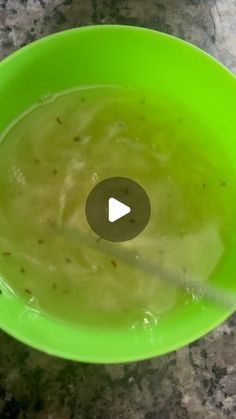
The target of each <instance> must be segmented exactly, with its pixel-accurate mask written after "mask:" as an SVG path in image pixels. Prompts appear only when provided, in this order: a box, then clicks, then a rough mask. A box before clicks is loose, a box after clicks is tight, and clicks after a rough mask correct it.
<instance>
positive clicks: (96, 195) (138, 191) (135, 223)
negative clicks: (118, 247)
mask: <svg viewBox="0 0 236 419" xmlns="http://www.w3.org/2000/svg"><path fill="white" fill-rule="evenodd" d="M110 198H114V199H116V200H118V201H120V202H121V203H123V204H124V205H127V206H128V207H130V209H131V212H130V213H129V214H126V215H125V216H123V217H121V218H119V219H117V220H116V221H114V222H110V221H109V219H108V210H109V199H110ZM85 213H86V218H87V221H88V224H89V225H90V227H91V229H92V230H93V231H94V232H95V233H96V234H97V235H98V236H99V237H101V238H102V239H105V240H109V241H112V242H122V241H127V240H131V239H133V238H134V237H136V236H137V235H138V234H140V233H141V231H143V229H144V228H145V227H146V225H147V223H148V221H149V218H150V213H151V204H150V200H149V198H148V196H147V194H146V192H145V191H144V189H143V188H142V187H141V186H140V185H139V184H138V183H136V182H134V181H133V180H131V179H128V178H125V177H111V178H108V179H105V180H103V181H102V182H100V183H98V184H97V185H96V186H95V187H94V188H93V189H92V190H91V192H90V193H89V195H88V197H87V201H86V206H85Z"/></svg>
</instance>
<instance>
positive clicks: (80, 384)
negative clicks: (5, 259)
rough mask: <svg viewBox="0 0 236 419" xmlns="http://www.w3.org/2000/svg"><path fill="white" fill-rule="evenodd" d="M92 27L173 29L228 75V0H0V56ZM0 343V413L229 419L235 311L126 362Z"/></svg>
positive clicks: (232, 63) (235, 28)
mask: <svg viewBox="0 0 236 419" xmlns="http://www.w3.org/2000/svg"><path fill="white" fill-rule="evenodd" d="M93 23H95V24H96V23H102V24H104V23H119V24H129V25H139V26H144V27H149V28H153V29H158V30H161V31H164V32H167V33H171V34H174V35H177V36H179V37H180V38H183V39H186V40H188V41H190V42H192V43H193V44H195V45H197V46H199V47H201V48H203V49H204V50H206V51H208V52H209V53H210V54H212V55H213V56H215V57H216V58H218V59H219V60H220V61H221V62H223V63H224V64H225V65H226V66H227V67H228V68H230V69H231V70H232V71H233V72H236V1H235V0H177V1H175V0H145V1H142V0H0V58H3V57H4V56H7V55H8V54H10V53H11V52H12V51H14V50H16V49H18V48H19V47H21V46H22V45H25V44H27V43H29V42H31V41H33V40H35V39H38V38H40V37H42V36H44V35H47V34H50V33H53V32H56V31H60V30H63V29H67V28H72V27H77V26H82V25H89V24H93ZM0 339H1V341H0V419H2V418H11V419H14V418H19V419H22V418H29V419H31V418H32V419H46V418H47V419H93V418H94V419H95V418H99V419H208V418H209V419H224V418H228V419H234V418H236V364H235V361H236V350H235V348H236V315H234V316H232V317H231V318H230V319H228V320H227V321H226V322H225V323H224V324H223V325H221V326H220V327H218V328H217V329H215V330H214V331H213V332H211V333H209V334H208V335H207V336H205V337H203V338H202V339H199V340H198V341H196V342H194V343H193V344H191V345H189V346H188V347H185V348H183V349H181V350H178V351H177V352H173V353H171V354H169V355H166V356H162V357H159V358H155V359H152V360H150V361H145V362H138V363H133V364H125V365H89V364H81V363H76V362H70V361H65V360H62V359H58V358H54V357H51V356H49V355H46V354H43V353H40V352H38V351H36V350H34V349H31V348H28V347H26V346H25V345H23V344H21V343H19V342H17V341H15V340H14V339H12V338H11V337H9V336H7V335H6V334H4V333H2V332H1V334H0Z"/></svg>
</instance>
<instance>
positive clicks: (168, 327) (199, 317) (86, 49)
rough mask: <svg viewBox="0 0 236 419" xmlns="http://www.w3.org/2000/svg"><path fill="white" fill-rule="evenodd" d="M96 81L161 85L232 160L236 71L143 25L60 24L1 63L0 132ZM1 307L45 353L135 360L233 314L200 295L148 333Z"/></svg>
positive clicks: (6, 319)
mask: <svg viewBox="0 0 236 419" xmlns="http://www.w3.org/2000/svg"><path fill="white" fill-rule="evenodd" d="M101 84H103V85H104V84H106V85H107V84H113V85H132V86H134V87H137V88H142V89H145V88H148V89H150V88H151V89H152V90H153V91H155V90H157V87H158V91H159V92H160V91H161V92H164V93H165V94H168V95H169V96H170V97H172V98H173V99H174V100H175V101H176V100H181V102H182V104H183V103H184V104H187V106H188V108H189V109H190V111H192V112H194V114H195V115H199V117H200V118H201V119H202V120H203V121H204V122H205V123H206V124H207V126H209V128H210V129H211V131H212V132H215V133H216V135H217V138H218V139H219V138H220V140H221V142H222V144H223V146H224V147H225V149H226V152H227V153H228V156H229V161H230V162H232V167H234V165H235V161H236V157H235V156H236V154H235V151H236V150H235V149H236V146H235V144H236V142H235V138H236V127H235V103H236V81H235V77H234V76H233V75H232V74H231V73H230V72H229V71H228V70H227V69H226V68H224V67H223V66H222V65H221V64H219V63H218V62H217V61H215V60H214V59H213V58H211V57H210V56H208V55H207V54H205V53H204V52H202V51H201V50H199V49H197V48H195V47H193V46H192V45H189V44H187V43H186V42H183V41H181V40H179V39H176V38H174V37H172V36H168V35H165V34H162V33H158V32H155V31H151V30H147V29H142V28H135V27H128V26H109V25H108V26H90V27H85V28H80V29H75V30H70V31H65V32H61V33H58V34H56V35H52V36H49V37H47V38H44V39H41V40H40V41H37V42H34V43H32V44H31V45H29V46H27V47H24V48H22V49H21V50H19V51H17V52H16V53H14V54H13V55H11V56H10V57H8V58H7V59H5V60H4V61H2V62H1V63H0V109H1V118H0V132H1V131H2V130H4V128H5V127H6V126H7V125H8V124H9V123H11V122H12V121H13V120H14V118H16V117H17V116H18V115H19V114H21V113H22V112H24V111H25V110H27V109H28V108H29V107H30V106H31V105H32V104H34V103H35V102H36V101H38V100H39V98H40V97H41V96H42V95H44V94H45V93H48V92H51V93H54V92H58V91H61V90H65V89H68V88H73V87H77V86H82V85H101ZM230 164H231V163H230ZM234 199H235V197H234ZM233 253H234V254H233ZM228 257H229V259H230V260H229V263H228V266H232V264H233V263H235V252H232V254H231V255H229V256H228ZM0 272H1V267H0ZM229 274H230V271H229ZM225 275H226V272H225ZM224 281H225V276H224V275H222V283H223V282H224ZM227 281H228V284H229V285H230V286H232V287H234V288H235V289H236V283H233V281H234V279H233V278H232V279H231V283H230V278H229V277H227ZM0 305H1V315H0V326H1V327H2V329H3V330H5V331H6V332H8V333H9V334H11V335H12V336H14V337H15V338H17V339H19V340H21V341H22V342H24V343H26V344H29V345H31V346H33V347H34V348H37V349H40V350H42V351H45V352H48V353H50V354H54V355H58V356H61V357H64V358H69V359H74V360H78V361H86V362H100V363H102V362H109V363H110V362H125V361H135V360H140V359H145V358H149V357H153V356H156V355H161V354H165V353H167V352H169V351H173V350H175V349H177V348H180V347H181V346H184V345H186V344H188V343H190V342H192V341H194V340H195V339H197V338H199V337H200V336H202V335H204V334H205V333H207V332H208V331H210V330H211V329H213V328H214V327H216V326H217V325H219V324H220V323H221V322H222V321H223V320H224V319H225V318H226V317H227V316H228V315H229V314H230V312H229V311H227V310H225V309H223V308H219V307H217V306H215V305H213V304H210V303H207V302H206V301H201V302H193V303H191V304H188V305H183V306H181V307H178V308H176V309H175V310H172V311H171V312H170V313H169V314H168V315H167V316H165V318H163V320H162V321H161V322H160V324H158V325H157V326H156V327H155V328H154V329H153V331H152V334H151V335H150V332H147V330H145V329H143V328H141V327H140V329H136V330H135V333H133V332H131V331H129V330H125V329H118V328H115V329H114V330H113V329H95V328H94V329H93V328H89V327H81V328H76V327H75V326H72V325H68V324H64V323H62V322H60V321H57V320H55V319H53V318H50V317H48V316H46V315H45V314H44V313H37V312H33V311H32V310H31V309H30V308H29V307H28V306H27V305H26V304H25V303H24V302H23V301H21V300H20V299H19V298H16V297H14V296H12V295H11V294H10V293H8V292H7V290H5V289H4V291H3V294H2V295H1V297H0Z"/></svg>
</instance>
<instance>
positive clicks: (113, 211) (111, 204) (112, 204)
mask: <svg viewBox="0 0 236 419" xmlns="http://www.w3.org/2000/svg"><path fill="white" fill-rule="evenodd" d="M130 212H131V208H130V207H128V206H127V205H125V204H123V203H122V202H120V201H118V200H117V199H115V198H109V200H108V220H109V221H110V223H114V221H116V220H119V218H122V217H124V216H125V215H126V214H129V213H130Z"/></svg>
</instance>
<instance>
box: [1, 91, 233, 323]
mask: <svg viewBox="0 0 236 419" xmlns="http://www.w3.org/2000/svg"><path fill="white" fill-rule="evenodd" d="M222 161H223V163H222ZM112 176H124V177H128V178H131V179H133V180H135V181H136V182H138V183H140V185H142V187H143V188H144V189H145V190H146V192H147V194H148V195H149V198H150V201H151V206H152V214H151V218H150V221H149V224H148V226H147V227H146V229H145V230H144V231H143V232H142V233H141V234H140V235H139V236H137V237H136V238H135V239H133V240H131V241H128V242H124V243H122V244H121V246H123V247H124V248H129V249H135V250H136V251H137V257H142V256H143V257H145V258H150V259H151V260H153V259H154V260H155V261H156V262H159V263H160V264H163V265H164V266H166V267H167V268H168V269H172V270H173V271H175V272H182V273H183V274H184V275H186V276H187V277H188V276H189V277H191V278H192V279H196V280H199V281H203V280H206V279H208V278H209V277H210V276H211V277H212V275H213V276H214V275H215V274H217V266H218V265H219V263H220V261H221V260H222V258H223V256H224V254H225V252H226V251H227V248H228V247H229V246H230V243H231V241H232V226H233V220H234V219H235V208H234V207H233V203H232V196H233V195H234V194H235V187H234V184H236V182H235V179H234V181H233V180H232V173H231V171H230V168H229V167H228V165H227V161H224V159H223V156H222V151H221V150H220V149H219V147H218V148H217V147H216V149H214V138H212V136H211V133H209V132H208V130H207V129H206V127H205V126H203V125H202V124H201V121H199V120H198V119H197V118H195V117H194V116H193V115H190V114H189V113H188V111H187V110H186V109H183V108H181V107H180V105H178V104H175V103H171V102H170V101H169V100H168V98H163V97H152V95H151V94H150V93H149V94H146V95H143V94H142V93H141V92H135V91H133V90H132V89H128V88H119V87H100V88H87V89H83V90H77V91H70V92H64V93H62V94H61V95H58V96H56V97H45V98H43V99H42V102H41V103H39V104H37V105H36V106H35V107H34V108H33V109H31V110H30V111H29V112H28V113H26V114H25V115H23V116H22V117H21V118H20V119H19V120H17V121H16V122H15V123H14V124H13V125H12V126H11V127H9V129H8V131H7V132H6V133H5V134H4V135H3V137H2V141H1V143H0V191H1V202H0V231H1V236H0V273H1V276H2V278H3V280H4V282H5V284H7V286H8V287H10V289H11V290H12V292H14V293H15V294H16V295H17V296H19V298H23V299H25V301H27V303H28V304H30V305H31V306H32V308H34V309H38V310H43V311H45V312H46V313H48V314H50V315H51V316H54V317H56V318H58V319H61V320H63V321H66V322H70V323H73V324H77V325H90V326H103V327H114V326H128V327H136V325H137V324H140V323H141V324H143V326H144V327H146V326H148V325H149V324H157V323H158V322H159V321H160V320H161V317H162V316H164V315H165V313H167V312H168V311H169V310H172V309H174V308H176V307H178V306H180V305H181V304H185V303H189V302H190V301H191V298H194V297H195V296H192V297H191V296H189V295H188V294H186V293H184V292H183V291H179V290H177V289H176V288H175V287H174V286H170V285H169V284H167V283H165V282H164V281H162V280H161V279H160V278H156V277H150V276H148V275H145V274H144V273H143V272H139V271H138V270H135V269H134V268H132V267H129V266H127V265H126V264H124V263H123V262H122V261H121V260H115V261H114V260H111V257H110V256H109V255H106V254H103V253H101V252H99V251H96V250H95V249H91V248H87V247H86V246H83V245H80V246H78V245H77V244H75V243H74V242H72V241H70V239H69V238H68V237H66V236H61V235H60V234H58V232H57V227H58V226H64V227H66V226H68V227H69V228H72V229H75V230H77V229H79V230H80V231H83V232H85V233H87V234H89V235H90V236H91V237H94V240H95V241H96V240H97V237H96V236H95V234H94V233H93V232H91V230H90V228H89V226H88V224H87V221H86V217H85V212H84V206H85V201H86V198H87V195H88V193H89V192H90V190H91V189H92V188H93V186H94V185H95V184H96V183H98V182H99V181H101V180H103V179H105V178H108V177H112ZM112 245H113V244H112V243H111V246H112Z"/></svg>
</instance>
